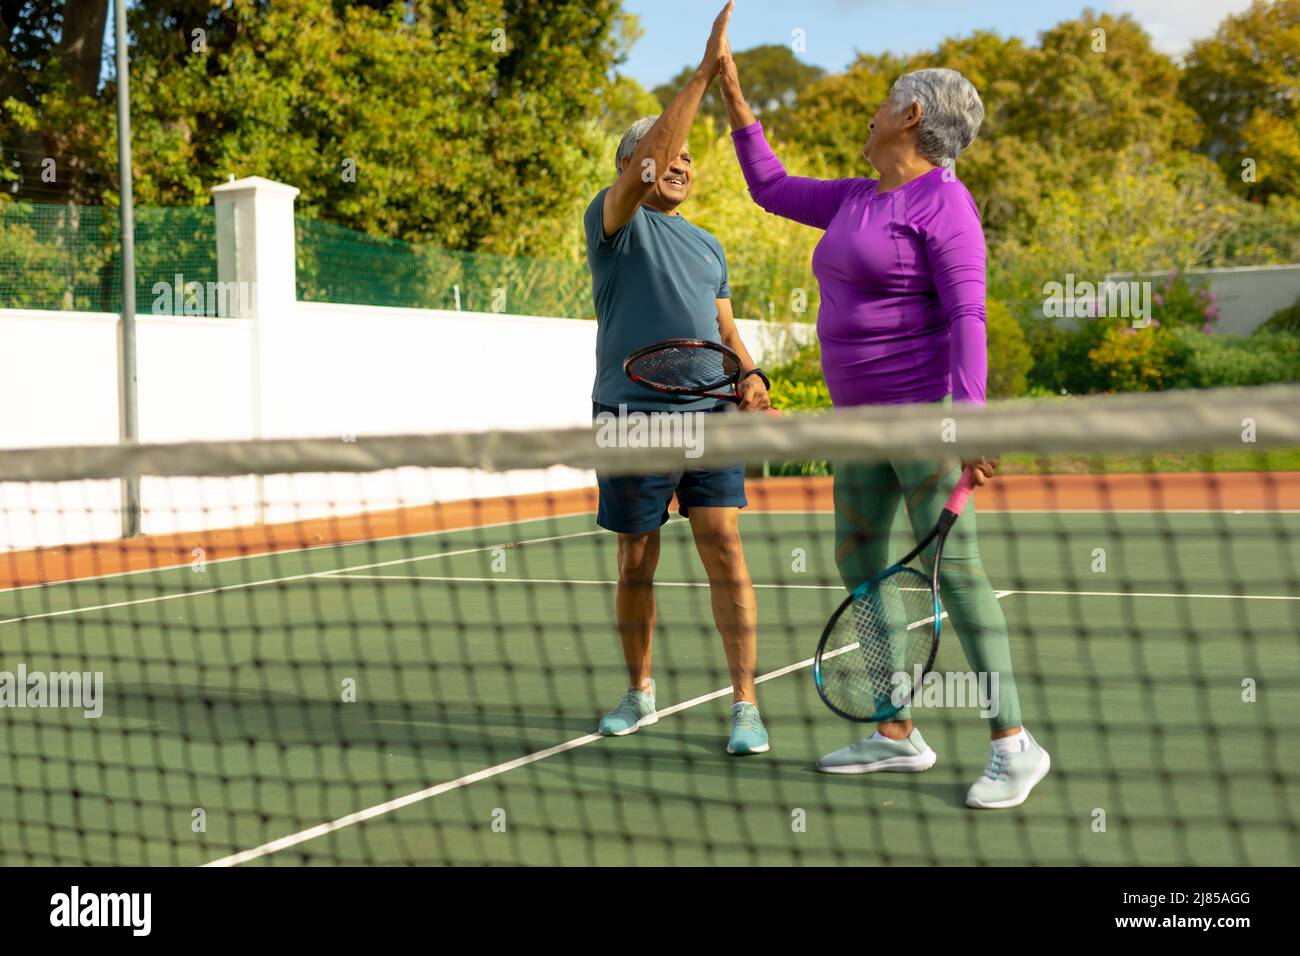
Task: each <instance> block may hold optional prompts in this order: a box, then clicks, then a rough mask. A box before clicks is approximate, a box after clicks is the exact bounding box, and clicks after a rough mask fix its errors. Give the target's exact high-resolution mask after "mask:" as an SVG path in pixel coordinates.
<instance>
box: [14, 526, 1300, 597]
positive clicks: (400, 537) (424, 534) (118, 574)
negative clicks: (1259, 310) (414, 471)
mask: <svg viewBox="0 0 1300 956" xmlns="http://www.w3.org/2000/svg"><path fill="white" fill-rule="evenodd" d="M981 513H983V514H989V515H994V514H996V515H1018V514H1020V515H1054V514H1063V515H1098V514H1110V515H1124V514H1178V515H1201V514H1207V515H1209V514H1213V515H1217V514H1223V515H1226V514H1232V515H1292V514H1300V508H1249V509H1236V508H1124V509H1122V510H1116V509H1114V508H1015V509H990V508H985V509H982V511H981ZM594 514H595V512H594V511H574V512H571V513H569V514H562V515H539V516H538V517H536V518H517V519H513V520H510V521H494V522H491V523H489V524H478V525H468V526H466V527H463V528H444V529H442V530H439V531H411V532H408V533H406V534H395V535H389V536H387V537H383V538H371V539H366V540H362V541H338V542H333V543H330V544H313V545H308V546H306V547H300V548H287V549H285V550H283V551H259V552H257V553H256V554H235V555H231V556H230V557H228V558H211V559H209V560H208V561H207V563H208V564H226V563H228V562H231V561H255V560H257V559H259V558H269V557H275V556H289V555H294V554H303V553H306V552H309V551H324V550H326V549H338V548H351V547H358V546H362V545H370V544H375V543H383V542H388V541H404V540H407V539H410V538H430V537H435V536H439V535H448V534H465V533H467V532H471V531H481V530H487V529H490V528H506V527H514V526H516V525H524V524H531V523H533V522H536V521H564V520H566V519H569V518H581V517H583V516H590V515H594ZM763 515H781V516H783V517H785V516H789V515H802V516H807V515H813V516H819V517H827V518H829V517H832V512H830V511H809V510H802V511H801V510H798V509H792V508H761V509H751V510H748V511H747V510H745V509H741V512H740V516H741V518H742V519H743V520H746V521H750V520H759V519H760V518H761V517H762V516H763ZM344 517H351V516H350V515H349V516H344ZM300 520H302V521H315V520H321V519H318V518H303V519H300ZM670 526H671V527H683V528H684V527H687V524H686V522H685V521H684V520H683V521H670V522H668V523H667V524H665V525H664V526H663V527H670ZM228 530H230V529H228V528H213V529H207V530H203V531H196V532H194V533H195V534H209V533H211V532H213V531H228ZM168 533H169V534H172V533H185V532H168ZM103 543H105V542H85V544H86V545H90V544H103ZM108 543H109V544H111V543H112V542H108ZM74 547H77V545H74ZM4 553H9V552H4ZM0 557H2V554H0ZM190 566H191V562H188V561H185V562H181V563H180V564H164V565H160V566H158V567H153V568H136V569H135V570H134V571H109V572H106V573H104V574H92V575H89V576H87V577H84V578H68V579H66V580H62V581H48V582H41V583H39V584H22V585H19V586H18V587H13V588H0V595H2V594H9V593H11V592H14V591H28V590H31V589H33V588H50V587H59V586H61V585H68V584H84V583H87V582H90V581H110V580H112V579H113V578H125V577H131V576H132V575H136V574H154V573H161V572H166V571H183V570H185V569H187V568H189V567H190ZM0 623H3V622H0Z"/></svg>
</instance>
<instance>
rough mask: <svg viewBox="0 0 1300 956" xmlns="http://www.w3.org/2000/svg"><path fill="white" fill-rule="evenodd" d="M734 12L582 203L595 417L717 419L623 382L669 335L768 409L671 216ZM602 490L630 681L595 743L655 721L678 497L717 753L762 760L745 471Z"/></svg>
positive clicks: (696, 232) (707, 259) (698, 406)
mask: <svg viewBox="0 0 1300 956" xmlns="http://www.w3.org/2000/svg"><path fill="white" fill-rule="evenodd" d="M731 7H732V4H731V3H728V4H727V6H726V8H725V9H723V11H722V13H720V14H719V15H718V18H717V20H715V21H714V24H713V32H712V33H711V34H710V36H709V42H708V46H707V48H706V50H705V54H704V59H703V60H702V61H701V63H700V66H699V69H698V70H696V71H695V74H694V76H692V77H691V79H690V81H689V82H688V83H687V84H686V86H685V87H683V88H682V90H681V92H679V93H678V94H677V96H676V98H675V99H674V100H673V101H672V102H671V103H670V104H669V105H668V107H667V109H665V110H664V112H663V114H662V115H661V116H659V117H657V118H656V117H647V118H645V119H642V120H638V121H637V122H636V123H634V124H632V127H631V128H630V129H629V130H628V131H627V133H626V134H625V135H624V136H623V140H622V142H621V143H619V147H618V153H617V155H616V157H615V166H616V168H617V170H618V178H617V179H616V180H615V182H614V184H613V185H612V186H610V187H608V188H606V189H603V190H601V191H600V192H599V193H598V194H597V195H596V198H595V199H594V200H592V202H591V205H590V206H588V207H587V212H586V214H585V216H584V227H585V230H586V235H587V261H588V263H589V264H590V266H591V275H592V295H593V298H594V299H595V304H596V320H597V332H596V383H595V388H594V390H593V393H592V402H593V414H595V415H599V414H601V413H608V414H613V415H618V414H620V413H626V412H627V411H629V410H630V411H640V412H663V411H673V412H678V413H696V412H714V411H718V410H720V409H721V407H723V406H724V403H723V402H720V401H718V400H717V399H697V400H687V401H682V400H681V399H678V398H674V397H672V396H667V395H661V394H659V393H657V392H652V391H650V390H648V389H645V388H642V387H641V386H639V385H636V384H634V383H633V382H632V381H631V380H629V379H628V378H627V377H626V376H625V375H624V374H623V360H624V359H625V358H626V357H627V356H628V355H629V354H630V353H631V352H633V351H635V350H636V349H638V348H641V347H643V346H646V345H653V344H654V343H656V342H661V341H663V340H664V339H671V338H701V339H709V340H711V341H715V342H722V343H723V344H724V345H727V346H728V347H729V348H731V349H733V350H734V351H735V352H736V353H737V354H738V355H739V356H740V359H741V361H742V362H743V363H744V368H745V371H746V375H745V377H744V379H743V381H742V382H741V386H740V387H741V398H742V403H741V406H740V407H741V408H742V409H745V410H749V411H755V410H761V409H764V408H767V407H768V398H767V382H766V377H765V376H764V375H763V373H762V370H761V369H758V368H757V367H756V366H755V364H754V362H753V360H752V359H751V357H750V355H749V352H748V350H747V349H746V348H745V345H744V343H743V342H742V341H741V340H740V335H739V334H738V332H737V330H736V324H735V320H734V318H733V316H732V312H731V301H730V295H731V293H730V290H729V288H728V286H727V264H726V258H725V256H724V255H723V251H722V246H721V245H720V244H719V243H718V241H717V239H715V238H714V237H713V236H711V235H710V234H709V233H707V232H705V231H704V230H703V229H700V228H699V227H697V226H694V225H692V224H691V223H689V222H687V221H686V219H684V218H683V217H682V216H681V214H680V213H679V212H678V211H677V209H678V207H679V206H680V205H681V204H682V203H683V202H685V201H686V198H687V196H689V194H690V187H691V155H690V151H689V150H687V149H686V148H685V147H684V146H683V145H682V144H683V143H685V142H686V139H687V135H688V134H689V132H690V128H691V123H692V122H693V120H694V119H695V112H696V110H697V108H698V107H699V104H700V99H701V97H703V95H704V91H705V90H706V89H707V88H708V85H709V83H710V82H711V81H712V79H713V77H714V75H715V74H716V73H717V72H718V65H719V62H720V58H721V55H722V53H723V52H724V51H725V50H726V49H727V47H726V42H727V41H726V29H727V21H728V20H729V18H730V16H731ZM598 480H599V486H600V509H599V514H598V516H597V523H598V524H599V525H600V526H601V527H603V528H606V529H608V530H610V531H613V532H615V533H616V534H617V535H618V591H617V596H616V608H617V615H618V628H619V636H620V638H621V640H622V643H623V658H624V660H625V662H626V663H627V670H628V677H629V688H628V692H627V694H626V695H625V696H624V697H623V700H622V701H621V702H620V703H619V705H618V706H617V707H615V708H614V709H613V710H612V711H610V712H609V713H608V714H606V715H605V717H604V718H603V719H602V720H601V722H600V728H599V731H600V733H602V734H606V735H610V736H623V735H625V734H630V733H634V732H635V731H636V730H638V729H639V728H641V727H644V726H646V725H647V724H652V723H654V722H655V720H657V717H656V715H655V683H654V680H653V679H652V678H651V676H650V672H651V666H650V665H651V649H652V641H653V633H654V624H655V599H654V573H655V567H656V565H657V564H658V561H659V528H660V526H661V525H662V524H663V523H664V522H665V521H667V520H668V505H669V502H670V501H671V500H672V497H673V494H674V492H675V493H676V495H677V501H678V506H679V510H680V512H681V514H682V515H683V516H684V517H686V518H688V519H689V520H690V523H691V533H692V535H693V536H694V539H695V547H696V550H697V551H698V552H699V555H700V559H701V561H702V562H703V564H704V568H705V570H706V572H707V573H708V577H709V588H710V595H711V603H712V608H713V620H714V624H715V625H716V626H717V628H718V632H719V633H720V634H721V636H722V643H723V648H724V650H725V652H726V657H727V666H728V669H729V670H730V672H731V682H732V689H733V693H734V698H733V704H732V708H731V734H730V739H729V741H728V743H727V752H728V753H731V754H738V755H739V754H756V753H763V752H765V751H767V749H768V736H767V731H766V729H765V728H764V727H763V721H762V719H761V717H760V716H759V712H758V704H757V697H756V694H755V689H754V670H755V666H756V657H757V651H756V631H757V614H756V603H755V599H754V587H753V584H752V583H751V581H750V577H749V569H748V568H747V567H746V565H745V556H744V552H743V551H742V549H741V544H740V529H739V520H738V519H739V514H740V509H741V508H742V507H744V506H745V504H746V503H747V502H746V500H745V472H744V468H743V466H737V467H733V468H720V469H710V470H703V471H690V472H685V471H678V472H675V473H673V474H669V475H652V476H636V477H616V476H610V475H604V474H602V475H598Z"/></svg>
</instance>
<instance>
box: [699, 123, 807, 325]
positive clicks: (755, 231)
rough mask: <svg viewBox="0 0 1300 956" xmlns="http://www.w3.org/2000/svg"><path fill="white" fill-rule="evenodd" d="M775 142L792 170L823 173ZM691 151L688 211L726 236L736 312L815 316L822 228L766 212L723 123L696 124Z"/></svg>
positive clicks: (783, 318)
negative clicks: (815, 257) (815, 266)
mask: <svg viewBox="0 0 1300 956" xmlns="http://www.w3.org/2000/svg"><path fill="white" fill-rule="evenodd" d="M773 149H775V150H776V151H777V154H778V155H779V156H781V157H782V159H783V161H784V162H785V163H786V166H787V168H789V169H790V170H791V172H792V173H795V174H797V175H803V176H822V175H825V168H824V166H823V165H822V164H821V163H819V162H818V161H817V160H816V159H814V158H810V157H807V156H804V155H802V154H801V153H800V152H799V151H798V150H793V149H787V148H786V147H785V145H784V144H782V143H781V142H780V141H776V142H774V143H773ZM691 152H692V154H693V159H694V163H693V165H694V169H695V178H694V181H693V183H692V186H691V198H690V199H689V200H688V201H687V202H686V204H685V205H683V206H682V214H683V215H684V216H686V218H688V219H689V220H691V222H693V223H695V224H696V225H697V226H699V227H700V228H702V229H707V230H708V231H709V232H711V233H713V235H715V236H716V237H717V238H718V241H719V242H721V243H722V248H723V250H724V251H725V252H726V255H727V267H728V272H729V279H730V285H731V296H732V298H731V302H732V309H733V310H734V311H735V313H736V318H738V319H776V320H779V321H787V322H804V321H811V320H812V319H813V318H814V317H815V316H816V315H817V309H818V306H819V304H820V301H821V300H820V295H819V292H818V288H817V281H816V279H815V278H814V277H813V274H812V252H813V248H814V247H815V246H816V245H817V243H818V241H820V239H821V236H822V234H821V232H820V231H819V230H816V229H810V228H809V227H807V226H804V225H801V224H800V223H797V222H793V221H791V220H789V219H782V218H780V217H779V216H773V215H771V214H770V213H767V212H764V211H763V209H761V208H760V207H759V206H758V205H757V204H756V203H755V202H754V201H753V199H751V198H750V195H749V190H748V189H747V188H746V186H745V177H744V175H743V174H742V173H741V171H740V164H739V163H737V162H736V153H735V150H734V148H733V147H732V144H731V135H730V133H729V132H727V131H726V130H725V128H723V127H720V126H719V125H718V124H716V123H713V122H712V121H709V120H705V121H704V122H701V123H700V124H698V125H697V127H696V129H695V132H694V134H693V135H692V144H691Z"/></svg>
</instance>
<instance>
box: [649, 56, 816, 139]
mask: <svg viewBox="0 0 1300 956" xmlns="http://www.w3.org/2000/svg"><path fill="white" fill-rule="evenodd" d="M734 57H735V61H736V69H737V70H738V71H739V73H740V81H741V83H743V84H744V87H745V99H746V100H747V101H748V102H749V106H750V108H751V109H752V110H753V111H754V115H755V116H756V117H758V118H759V119H760V120H762V121H763V127H764V128H765V129H767V130H769V131H776V132H778V133H779V132H780V131H781V130H782V129H784V126H785V123H786V121H787V119H788V118H789V117H791V116H793V115H795V112H796V107H798V108H799V109H800V110H802V108H803V106H802V105H801V103H802V100H803V97H802V95H801V94H802V93H803V91H804V90H805V89H806V88H807V87H808V85H809V84H810V83H813V82H815V81H816V80H818V79H819V78H820V77H821V76H822V75H823V71H822V69H821V68H820V67H816V66H810V65H808V64H807V63H802V62H800V60H799V59H798V58H797V57H796V56H795V55H794V53H793V52H792V51H791V49H790V47H789V46H788V45H785V44H768V45H766V46H757V47H753V48H752V49H749V50H741V51H739V52H737V53H735V54H734ZM694 73H695V65H694V64H692V65H690V66H687V67H684V68H683V69H682V71H681V72H680V73H678V74H677V75H676V76H675V77H673V78H672V79H671V80H669V81H668V82H667V83H664V84H663V85H661V86H657V87H655V89H654V95H655V97H656V98H657V99H658V101H659V103H660V104H662V105H663V106H667V105H668V104H669V103H670V102H672V99H673V97H674V96H676V95H677V92H678V91H679V90H680V89H681V88H682V87H683V86H685V85H686V83H687V81H688V80H689V79H690V78H691V76H692V75H693V74H694ZM700 116H702V117H705V118H708V119H712V120H714V121H715V122H719V123H726V122H727V108H726V106H725V105H724V104H723V102H722V96H721V94H720V93H719V91H718V85H717V84H716V83H714V84H711V85H710V86H709V88H708V89H707V90H706V91H705V93H704V99H703V100H701V101H700Z"/></svg>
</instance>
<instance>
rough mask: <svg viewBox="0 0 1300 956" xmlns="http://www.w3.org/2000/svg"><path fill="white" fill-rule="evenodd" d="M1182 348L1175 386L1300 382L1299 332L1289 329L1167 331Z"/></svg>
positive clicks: (1173, 385)
mask: <svg viewBox="0 0 1300 956" xmlns="http://www.w3.org/2000/svg"><path fill="white" fill-rule="evenodd" d="M1168 334H1169V335H1170V336H1171V337H1173V338H1174V339H1175V341H1176V343H1177V347H1178V348H1179V349H1180V350H1181V355H1180V357H1179V360H1180V363H1181V365H1182V371H1181V373H1180V374H1178V375H1177V376H1175V377H1174V378H1173V379H1172V381H1171V382H1170V385H1171V386H1172V387H1174V388H1216V387H1219V386H1229V385H1232V386H1245V385H1269V384H1273V383H1278V382H1300V336H1296V335H1293V334H1290V333H1287V332H1275V331H1269V332H1262V333H1261V332H1256V333H1255V334H1254V335H1201V334H1199V333H1197V332H1196V331H1195V330H1193V329H1190V328H1181V329H1174V330H1172V331H1171V332H1169V333H1168Z"/></svg>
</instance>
